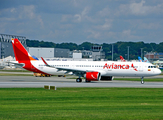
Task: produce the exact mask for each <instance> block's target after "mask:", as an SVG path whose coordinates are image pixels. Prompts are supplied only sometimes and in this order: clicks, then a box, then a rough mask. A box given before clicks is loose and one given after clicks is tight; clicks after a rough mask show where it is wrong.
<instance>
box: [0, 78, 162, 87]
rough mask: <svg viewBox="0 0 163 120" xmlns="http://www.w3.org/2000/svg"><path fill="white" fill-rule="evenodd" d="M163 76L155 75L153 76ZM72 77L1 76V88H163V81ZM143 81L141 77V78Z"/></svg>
mask: <svg viewBox="0 0 163 120" xmlns="http://www.w3.org/2000/svg"><path fill="white" fill-rule="evenodd" d="M160 77H161V78H163V76H155V77H153V78H160ZM69 78H70V77H34V76H0V88H43V87H44V85H50V86H56V87H57V88H58V87H121V88H122V87H126V88H163V82H147V81H144V84H141V82H137V81H136V82H135V81H134V82H133V81H121V80H120V81H118V80H113V81H92V82H90V83H86V82H85V80H83V81H82V82H81V83H77V82H76V80H75V79H69ZM140 81H141V79H140Z"/></svg>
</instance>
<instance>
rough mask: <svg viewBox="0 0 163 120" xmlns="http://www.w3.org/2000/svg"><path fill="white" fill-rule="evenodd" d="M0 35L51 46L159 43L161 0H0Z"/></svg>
mask: <svg viewBox="0 0 163 120" xmlns="http://www.w3.org/2000/svg"><path fill="white" fill-rule="evenodd" d="M0 33H2V34H12V35H19V36H25V37H26V38H27V39H30V40H44V41H52V42H54V43H62V42H73V43H77V44H81V43H82V42H86V41H87V42H92V43H99V44H100V43H115V42H117V41H133V42H138V41H144V42H145V43H151V42H155V43H160V42H163V0H0Z"/></svg>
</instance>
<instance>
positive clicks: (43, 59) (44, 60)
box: [41, 57, 50, 67]
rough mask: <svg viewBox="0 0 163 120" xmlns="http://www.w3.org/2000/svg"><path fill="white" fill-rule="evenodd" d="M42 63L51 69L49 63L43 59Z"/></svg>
mask: <svg viewBox="0 0 163 120" xmlns="http://www.w3.org/2000/svg"><path fill="white" fill-rule="evenodd" d="M41 59H42V61H43V62H44V63H45V65H46V66H48V67H50V65H48V63H47V62H46V61H45V60H44V58H43V57H41Z"/></svg>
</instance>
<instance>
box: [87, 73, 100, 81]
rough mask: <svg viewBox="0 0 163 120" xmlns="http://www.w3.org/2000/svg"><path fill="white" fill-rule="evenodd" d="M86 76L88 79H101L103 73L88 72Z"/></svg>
mask: <svg viewBox="0 0 163 120" xmlns="http://www.w3.org/2000/svg"><path fill="white" fill-rule="evenodd" d="M85 78H86V80H87V81H99V80H100V79H101V74H100V73H99V72H86V74H85Z"/></svg>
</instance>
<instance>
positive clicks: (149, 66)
mask: <svg viewBox="0 0 163 120" xmlns="http://www.w3.org/2000/svg"><path fill="white" fill-rule="evenodd" d="M148 68H157V67H156V66H148Z"/></svg>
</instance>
